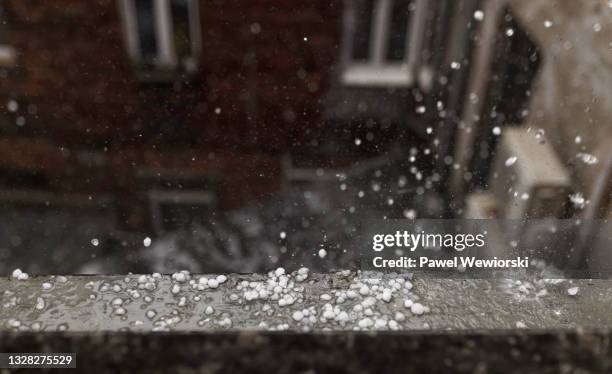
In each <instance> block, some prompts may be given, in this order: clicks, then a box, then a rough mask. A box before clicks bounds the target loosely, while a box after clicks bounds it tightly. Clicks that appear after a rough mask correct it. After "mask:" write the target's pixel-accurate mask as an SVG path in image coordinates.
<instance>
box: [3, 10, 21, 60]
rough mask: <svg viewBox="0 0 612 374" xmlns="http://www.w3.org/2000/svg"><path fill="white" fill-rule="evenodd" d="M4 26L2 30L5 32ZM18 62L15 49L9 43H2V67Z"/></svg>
mask: <svg viewBox="0 0 612 374" xmlns="http://www.w3.org/2000/svg"><path fill="white" fill-rule="evenodd" d="M3 19H4V18H3V12H2V5H0V21H3ZM3 31H4V28H2V30H0V32H3ZM16 62H17V58H16V54H15V49H14V48H13V47H11V46H10V45H8V44H0V67H12V66H15V63H16Z"/></svg>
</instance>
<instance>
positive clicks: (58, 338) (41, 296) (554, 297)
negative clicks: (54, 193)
mask: <svg viewBox="0 0 612 374" xmlns="http://www.w3.org/2000/svg"><path fill="white" fill-rule="evenodd" d="M281 273H282V272H281ZM278 274H280V273H276V274H274V272H272V273H269V274H260V275H257V274H256V275H228V276H227V277H225V276H223V277H221V278H220V277H218V276H211V275H207V276H199V275H191V274H189V275H187V274H183V276H181V275H177V273H175V274H174V275H173V276H170V275H163V276H162V275H154V276H153V275H146V276H139V275H128V276H69V277H61V276H37V277H31V278H29V279H27V280H14V279H8V278H3V279H0V292H1V293H0V295H1V296H0V302H1V303H0V352H75V353H76V360H77V361H76V362H77V368H78V370H79V371H83V372H90V373H93V372H113V373H115V372H129V373H134V372H145V373H165V372H172V373H202V372H204V373H235V372H262V373H263V372H266V373H269V372H280V373H289V372H290V373H295V372H304V373H318V372H330V371H331V372H337V373H366V372H423V373H425V372H427V373H446V372H452V373H609V372H611V370H612V344H611V342H612V329H611V328H610V327H611V326H612V313H610V307H609V306H610V305H611V301H612V287H610V286H611V285H612V282H611V281H609V280H572V281H569V280H556V279H548V278H543V277H534V276H532V277H526V276H523V277H519V276H517V277H515V279H513V280H509V279H491V280H448V279H446V280H444V279H429V278H422V277H419V276H418V275H417V276H415V277H414V278H412V277H411V275H409V274H403V275H393V274H387V275H384V276H381V275H380V274H378V275H375V274H357V273H355V272H339V273H333V274H308V273H307V272H301V273H300V272H294V273H291V274H286V275H284V274H281V275H278ZM203 278H204V281H201V279H203ZM225 278H227V279H225ZM399 279H401V281H399ZM206 280H208V281H206ZM213 280H214V281H213ZM202 284H206V286H202V287H200V285H202ZM279 284H280V285H281V286H279ZM398 284H399V285H400V286H398ZM364 286H367V287H368V289H369V291H368V292H364ZM376 286H377V287H376ZM177 287H178V288H177ZM266 287H268V288H266ZM276 287H281V288H283V290H282V291H280V292H279V293H278V295H282V296H281V297H279V298H276V297H275V296H273V295H274V292H270V293H269V294H268V295H267V296H265V295H264V296H261V295H260V297H259V298H254V297H255V296H253V295H252V293H251V292H252V291H253V290H254V289H259V290H260V291H262V290H265V289H267V290H270V289H275V288H276ZM576 287H577V288H576ZM199 288H203V289H199ZM390 289H393V292H391V293H389V290H390ZM351 291H355V292H352V293H351ZM574 293H575V294H574ZM271 295H272V296H271ZM322 295H329V297H322ZM289 296H292V297H294V301H293V302H292V303H289V304H287V303H286V302H282V301H281V300H285V299H286V297H289ZM341 298H345V299H344V300H341ZM118 300H120V301H118ZM408 300H409V301H410V303H412V305H414V304H417V303H418V304H419V305H421V307H422V308H420V309H419V308H416V309H414V308H410V307H407V304H406V302H407V301H408ZM410 303H409V304H410ZM281 304H283V305H281ZM151 311H154V312H155V313H151ZM343 312H347V313H343ZM296 313H300V314H298V315H296ZM309 313H310V317H313V318H311V319H309V316H306V314H309ZM398 313H399V314H398ZM400 314H401V316H400ZM368 320H369V321H371V322H372V323H365V322H364V321H368ZM269 330H274V331H269ZM279 330H285V331H279ZM390 330H395V331H390Z"/></svg>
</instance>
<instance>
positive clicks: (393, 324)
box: [389, 320, 400, 331]
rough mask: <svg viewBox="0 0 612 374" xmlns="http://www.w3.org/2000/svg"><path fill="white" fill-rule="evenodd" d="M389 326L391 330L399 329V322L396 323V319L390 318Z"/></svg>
mask: <svg viewBox="0 0 612 374" xmlns="http://www.w3.org/2000/svg"><path fill="white" fill-rule="evenodd" d="M389 328H390V329H391V330H393V331H397V330H399V328H400V325H399V323H397V322H396V321H394V320H391V321H389Z"/></svg>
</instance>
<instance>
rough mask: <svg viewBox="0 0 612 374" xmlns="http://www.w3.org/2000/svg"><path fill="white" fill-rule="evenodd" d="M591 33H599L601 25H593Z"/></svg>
mask: <svg viewBox="0 0 612 374" xmlns="http://www.w3.org/2000/svg"><path fill="white" fill-rule="evenodd" d="M593 31H595V32H600V31H601V23H595V24H593Z"/></svg>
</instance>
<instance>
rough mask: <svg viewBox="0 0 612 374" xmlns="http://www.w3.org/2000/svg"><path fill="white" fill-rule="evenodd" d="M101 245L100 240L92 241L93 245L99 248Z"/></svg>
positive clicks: (94, 239)
mask: <svg viewBox="0 0 612 374" xmlns="http://www.w3.org/2000/svg"><path fill="white" fill-rule="evenodd" d="M99 244H100V240H99V239H98V238H93V239H91V245H93V246H94V247H97V246H98V245H99Z"/></svg>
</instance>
